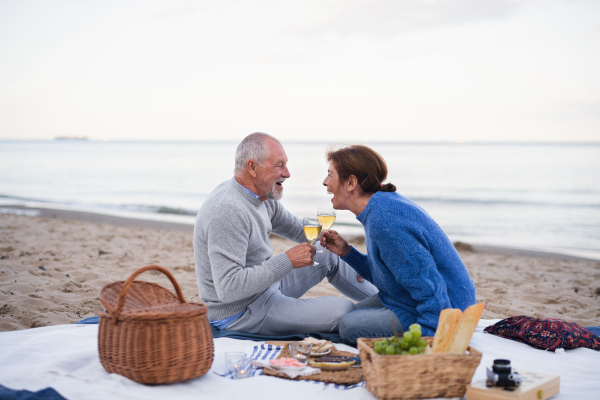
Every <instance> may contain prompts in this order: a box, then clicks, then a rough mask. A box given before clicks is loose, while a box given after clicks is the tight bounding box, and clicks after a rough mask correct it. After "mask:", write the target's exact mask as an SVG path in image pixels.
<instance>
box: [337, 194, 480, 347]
mask: <svg viewBox="0 0 600 400" xmlns="http://www.w3.org/2000/svg"><path fill="white" fill-rule="evenodd" d="M356 218H357V219H358V220H359V221H360V222H361V223H362V224H363V225H364V227H365V238H366V244H367V254H366V255H365V254H362V253H361V252H359V251H358V250H356V249H355V248H352V249H351V251H350V253H348V255H347V256H346V257H344V261H346V262H347V263H349V264H350V265H351V266H352V267H353V268H354V269H355V270H356V271H357V272H358V273H359V274H360V275H361V276H362V277H364V278H365V279H367V280H368V281H370V282H371V283H373V284H374V285H375V286H376V287H377V288H378V289H379V298H380V300H381V304H383V305H384V306H385V307H387V308H389V309H390V310H392V311H393V312H394V313H395V314H396V315H397V316H398V318H399V319H400V321H401V322H402V325H403V326H404V328H405V329H408V327H409V326H410V324H413V323H415V322H417V323H419V324H420V325H421V327H422V329H423V335H424V336H433V335H434V334H435V329H436V327H437V324H438V319H439V315H440V312H441V311H442V310H443V309H445V308H459V309H461V310H463V311H464V310H465V308H467V307H468V306H470V305H472V304H475V302H476V299H475V286H474V285H473V281H472V280H471V277H470V275H469V273H468V271H467V269H466V267H465V265H464V264H463V262H462V260H461V259H460V256H459V255H458V252H457V251H456V249H455V248H454V246H453V245H452V243H451V242H450V239H448V237H447V236H446V234H445V233H444V232H443V231H442V229H441V228H440V227H439V226H438V224H437V223H436V222H435V221H434V220H433V219H432V218H431V217H430V216H429V215H428V214H427V213H426V212H425V211H424V210H423V209H421V208H420V207H419V206H417V205H416V204H415V203H413V202H412V201H410V200H408V199H407V198H405V197H403V196H401V195H400V194H398V193H396V192H377V193H375V194H374V195H373V196H372V197H371V199H370V200H369V203H368V204H367V206H366V207H365V209H364V210H363V211H362V212H361V213H360V214H359V215H358V216H357V217H356Z"/></svg>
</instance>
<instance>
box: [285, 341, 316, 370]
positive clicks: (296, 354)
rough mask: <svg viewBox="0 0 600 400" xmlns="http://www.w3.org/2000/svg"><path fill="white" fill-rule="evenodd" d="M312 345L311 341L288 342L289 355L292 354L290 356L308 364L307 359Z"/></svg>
mask: <svg viewBox="0 0 600 400" xmlns="http://www.w3.org/2000/svg"><path fill="white" fill-rule="evenodd" d="M312 346H313V345H312V343H306V342H291V343H290V344H289V349H290V355H291V356H292V358H295V359H296V360H298V362H300V363H302V364H304V365H306V364H308V359H309V357H310V352H311V350H312Z"/></svg>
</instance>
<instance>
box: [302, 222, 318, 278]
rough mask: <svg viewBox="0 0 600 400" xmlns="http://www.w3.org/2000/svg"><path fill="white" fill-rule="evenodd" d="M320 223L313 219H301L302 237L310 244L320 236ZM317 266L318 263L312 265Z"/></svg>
mask: <svg viewBox="0 0 600 400" xmlns="http://www.w3.org/2000/svg"><path fill="white" fill-rule="evenodd" d="M321 228H322V227H321V223H320V222H319V219H318V218H315V217H304V218H303V219H302V229H304V236H306V239H308V242H309V243H310V244H313V243H314V242H316V241H317V239H318V238H319V236H321ZM317 265H319V263H318V262H315V263H314V264H313V267H314V266H317Z"/></svg>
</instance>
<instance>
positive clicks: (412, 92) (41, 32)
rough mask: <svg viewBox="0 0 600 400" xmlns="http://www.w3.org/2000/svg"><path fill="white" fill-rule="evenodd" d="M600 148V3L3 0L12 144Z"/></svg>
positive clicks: (2, 122)
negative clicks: (558, 144)
mask: <svg viewBox="0 0 600 400" xmlns="http://www.w3.org/2000/svg"><path fill="white" fill-rule="evenodd" d="M254 131H263V132H267V133H271V134H273V135H274V136H276V137H278V138H280V139H282V140H323V141H330V142H334V141H344V140H347V141H361V142H368V141H396V140H398V141H551V142H552V141H584V142H590V141H593V142H600V1H597V0H588V1H586V0H539V1H536V0H531V1H529V0H521V1H518V0H309V1H306V0H305V1H285V0H271V1H269V0H267V1H264V0H253V1H247V0H221V1H216V0H215V1H184V0H168V1H149V0H140V1H132V0H118V1H110V0H109V1H107V0H102V1H100V0H95V1H84V0H72V1H59V0H57V1H51V0H44V1H33V0H0V139H53V138H54V137H55V136H62V135H86V136H87V137H89V138H90V139H92V140H114V139H118V140H130V139H139V140H163V139H172V140H207V139H213V138H214V139H219V140H239V139H240V138H242V137H244V136H245V135H247V134H248V133H251V132H254Z"/></svg>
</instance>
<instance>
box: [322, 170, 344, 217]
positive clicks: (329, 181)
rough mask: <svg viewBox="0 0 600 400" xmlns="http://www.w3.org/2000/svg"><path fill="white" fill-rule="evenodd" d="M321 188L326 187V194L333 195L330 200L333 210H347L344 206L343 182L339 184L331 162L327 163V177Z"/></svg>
mask: <svg viewBox="0 0 600 400" xmlns="http://www.w3.org/2000/svg"><path fill="white" fill-rule="evenodd" d="M323 186H326V187H327V193H331V194H333V197H332V198H331V203H332V205H333V208H335V209H336V210H347V209H348V208H347V207H346V205H345V199H346V195H347V192H346V191H344V185H343V182H340V176H339V175H338V172H337V170H336V168H335V165H334V163H333V161H332V162H330V163H329V168H328V169H327V176H326V177H325V180H324V181H323Z"/></svg>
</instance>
